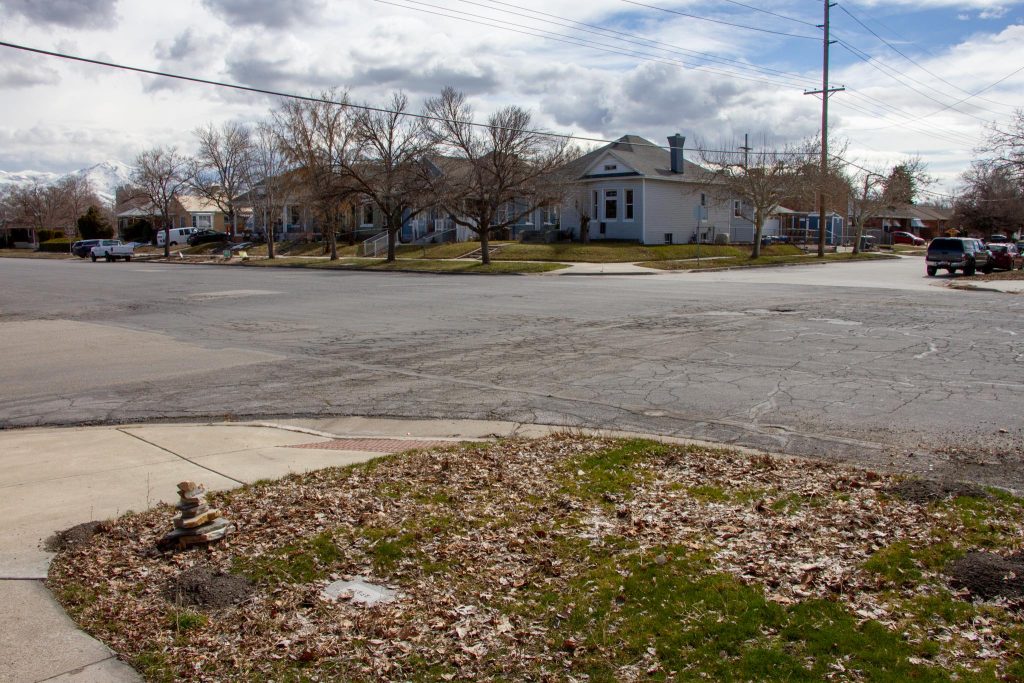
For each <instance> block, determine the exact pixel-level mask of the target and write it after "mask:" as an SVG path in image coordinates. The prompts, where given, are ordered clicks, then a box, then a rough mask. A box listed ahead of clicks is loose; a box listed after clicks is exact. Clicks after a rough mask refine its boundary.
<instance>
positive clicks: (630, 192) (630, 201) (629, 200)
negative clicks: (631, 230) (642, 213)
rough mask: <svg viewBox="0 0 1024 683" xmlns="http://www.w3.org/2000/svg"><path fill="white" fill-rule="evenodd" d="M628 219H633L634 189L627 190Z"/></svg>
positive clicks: (626, 207)
mask: <svg viewBox="0 0 1024 683" xmlns="http://www.w3.org/2000/svg"><path fill="white" fill-rule="evenodd" d="M625 209H626V220H627V221H631V220H633V190H626V206H625Z"/></svg>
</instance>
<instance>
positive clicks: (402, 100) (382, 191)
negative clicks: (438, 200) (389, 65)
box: [337, 93, 434, 262]
mask: <svg viewBox="0 0 1024 683" xmlns="http://www.w3.org/2000/svg"><path fill="white" fill-rule="evenodd" d="M408 108H409V99H408V98H407V97H406V96H405V95H404V94H402V93H394V94H393V95H392V96H391V100H390V102H388V104H387V106H386V107H383V108H381V109H379V110H371V109H363V110H360V111H357V112H355V113H354V114H353V116H352V136H353V143H354V145H353V154H351V155H347V156H343V157H341V158H339V159H338V160H337V161H338V169H339V170H340V172H341V174H342V175H343V176H344V179H345V180H346V181H348V183H347V184H349V185H351V186H352V187H354V188H355V189H357V190H358V192H359V193H360V194H361V195H362V196H364V197H365V198H366V199H368V200H369V201H370V202H372V203H373V205H374V206H375V207H376V208H377V210H378V211H379V212H380V215H381V217H382V218H383V222H384V229H385V230H386V231H387V234H388V258H387V260H388V261H389V262H391V261H394V260H395V257H396V254H395V246H396V243H397V241H398V233H399V232H400V231H401V229H402V224H403V223H404V222H405V220H406V219H407V218H411V217H413V216H415V215H416V214H418V213H420V212H421V211H423V210H425V209H427V208H428V207H429V206H430V205H431V204H432V203H433V201H434V196H433V194H432V192H431V177H430V176H431V170H432V167H431V166H430V165H429V163H428V161H427V157H428V155H430V154H431V153H432V152H433V150H434V142H433V138H432V136H431V135H430V132H429V131H428V130H427V129H426V128H425V126H424V125H423V124H422V122H421V121H420V120H419V119H417V118H414V117H411V116H409V115H408V113H409V112H408Z"/></svg>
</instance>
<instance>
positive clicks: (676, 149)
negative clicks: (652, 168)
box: [668, 133, 686, 173]
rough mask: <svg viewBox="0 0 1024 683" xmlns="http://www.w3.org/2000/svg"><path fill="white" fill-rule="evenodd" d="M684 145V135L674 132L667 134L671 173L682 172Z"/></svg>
mask: <svg viewBox="0 0 1024 683" xmlns="http://www.w3.org/2000/svg"><path fill="white" fill-rule="evenodd" d="M685 145H686V137H685V136H683V135H680V134H679V133H676V134H675V135H670V136H668V146H669V157H670V158H671V164H672V165H671V166H670V168H671V169H672V172H673V173H682V172H683V170H684V168H683V167H684V164H685V160H684V158H683V147H684V146H685Z"/></svg>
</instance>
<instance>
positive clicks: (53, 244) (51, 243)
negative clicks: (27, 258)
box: [39, 237, 73, 254]
mask: <svg viewBox="0 0 1024 683" xmlns="http://www.w3.org/2000/svg"><path fill="white" fill-rule="evenodd" d="M72 241H73V240H71V239H69V238H67V237H60V238H58V239H55V240H47V241H45V242H41V243H40V244H39V251H52V252H55V253H58V254H70V253H71V242H72Z"/></svg>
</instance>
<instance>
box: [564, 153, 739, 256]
mask: <svg viewBox="0 0 1024 683" xmlns="http://www.w3.org/2000/svg"><path fill="white" fill-rule="evenodd" d="M668 142H669V149H668V150H666V149H664V148H662V147H660V146H658V145H656V144H655V143H653V142H651V141H650V140H647V139H645V138H642V137H639V136H637V135H625V136H623V137H621V138H619V139H618V140H616V141H615V142H613V143H610V144H608V145H605V146H604V147H601V148H599V149H596V150H594V151H592V152H590V153H588V154H586V155H584V156H583V157H581V158H579V159H577V160H576V161H575V162H573V164H572V165H571V167H570V172H571V173H572V174H573V175H575V176H576V185H577V190H576V191H575V192H574V193H573V196H571V197H570V198H569V200H568V201H567V202H566V205H565V206H564V207H563V208H562V215H561V229H562V230H565V231H572V234H573V236H574V237H577V238H578V237H579V235H580V223H581V220H580V219H581V217H582V216H588V217H589V218H590V222H589V226H588V230H589V233H590V234H589V236H590V239H593V240H600V239H617V240H636V241H638V242H640V243H641V244H673V243H675V244H679V243H687V242H691V241H696V240H701V241H706V242H713V241H714V240H715V238H716V236H718V235H723V234H724V235H728V236H729V238H730V240H731V241H739V242H749V241H752V240H753V235H754V231H753V226H751V224H750V223H749V221H746V220H744V219H742V218H741V217H740V216H739V213H740V212H739V211H738V209H737V207H736V206H735V203H734V202H733V201H722V200H721V199H720V198H719V199H716V198H715V197H714V196H713V195H712V193H710V192H709V191H708V190H709V188H708V181H709V180H710V172H709V171H708V170H707V169H704V168H702V167H701V166H699V165H697V164H695V163H693V162H691V161H688V160H687V159H686V158H685V154H684V144H685V142H686V138H685V137H683V136H682V135H678V134H677V135H673V136H671V137H669V138H668Z"/></svg>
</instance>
